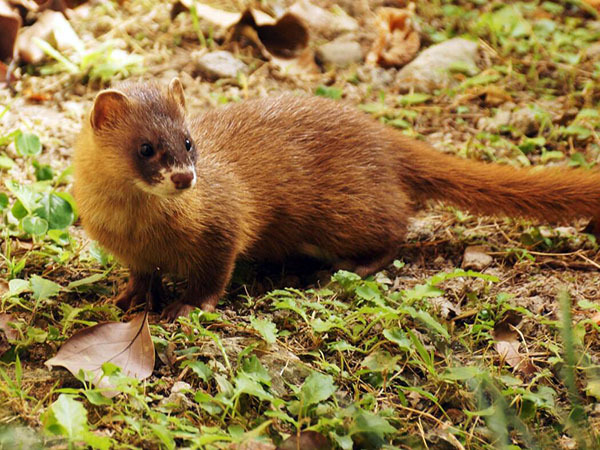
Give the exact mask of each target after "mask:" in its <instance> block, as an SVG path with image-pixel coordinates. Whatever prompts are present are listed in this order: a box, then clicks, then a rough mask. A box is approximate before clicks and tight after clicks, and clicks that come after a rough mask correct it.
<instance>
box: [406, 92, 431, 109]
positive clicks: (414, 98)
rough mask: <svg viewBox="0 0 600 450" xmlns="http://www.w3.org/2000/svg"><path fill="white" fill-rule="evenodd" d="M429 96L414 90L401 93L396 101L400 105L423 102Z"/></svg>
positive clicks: (429, 96)
mask: <svg viewBox="0 0 600 450" xmlns="http://www.w3.org/2000/svg"><path fill="white" fill-rule="evenodd" d="M430 98H431V95H429V94H422V93H419V92H414V93H412V94H406V95H402V96H400V97H399V98H398V101H399V102H400V104H401V105H403V106H407V105H417V104H419V103H424V102H426V101H427V100H429V99H430Z"/></svg>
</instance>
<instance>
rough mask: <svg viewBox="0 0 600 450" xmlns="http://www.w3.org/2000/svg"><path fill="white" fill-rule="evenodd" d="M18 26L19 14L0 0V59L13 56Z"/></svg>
mask: <svg viewBox="0 0 600 450" xmlns="http://www.w3.org/2000/svg"><path fill="white" fill-rule="evenodd" d="M19 28H21V16H20V15H19V14H18V13H17V12H16V11H15V10H14V9H13V8H11V7H10V5H9V4H8V3H7V2H6V0H0V30H2V33H0V60H1V59H8V58H12V57H13V55H14V49H15V42H16V40H17V33H18V32H19Z"/></svg>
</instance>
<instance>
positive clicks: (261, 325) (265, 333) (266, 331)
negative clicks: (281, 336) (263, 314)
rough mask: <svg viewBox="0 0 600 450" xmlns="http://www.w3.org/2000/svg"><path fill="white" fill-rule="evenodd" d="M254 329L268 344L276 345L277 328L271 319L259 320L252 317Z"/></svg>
mask: <svg viewBox="0 0 600 450" xmlns="http://www.w3.org/2000/svg"><path fill="white" fill-rule="evenodd" d="M250 324H251V325H252V328H254V329H255V330H256V331H258V332H259V333H260V335H261V336H262V338H263V339H264V340H265V341H266V342H267V344H274V343H275V342H276V341H277V326H276V325H275V324H274V323H273V322H272V321H271V319H269V318H265V319H257V318H256V317H254V316H252V317H250Z"/></svg>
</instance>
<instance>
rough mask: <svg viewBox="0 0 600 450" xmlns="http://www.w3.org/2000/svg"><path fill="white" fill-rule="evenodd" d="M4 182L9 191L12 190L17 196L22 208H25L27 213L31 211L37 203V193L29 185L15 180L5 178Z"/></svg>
mask: <svg viewBox="0 0 600 450" xmlns="http://www.w3.org/2000/svg"><path fill="white" fill-rule="evenodd" d="M4 184H5V185H6V187H7V188H8V189H9V190H10V192H12V193H13V194H14V195H15V197H17V199H19V200H20V202H21V203H22V205H21V207H22V208H24V209H25V210H27V212H28V213H30V212H33V210H34V209H35V207H36V206H37V203H36V196H37V194H36V193H35V191H34V190H33V189H32V188H31V186H25V185H21V184H19V183H17V182H16V181H8V180H6V181H5V183H4ZM15 217H16V216H15ZM20 218H21V217H19V219H20Z"/></svg>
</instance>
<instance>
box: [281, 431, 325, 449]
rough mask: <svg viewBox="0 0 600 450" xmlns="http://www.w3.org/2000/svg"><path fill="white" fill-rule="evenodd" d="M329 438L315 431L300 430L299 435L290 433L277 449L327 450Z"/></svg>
mask: <svg viewBox="0 0 600 450" xmlns="http://www.w3.org/2000/svg"><path fill="white" fill-rule="evenodd" d="M330 448H332V447H331V443H330V442H329V439H327V438H326V437H325V436H323V435H322V434H321V433H317V432H316V431H302V432H301V433H300V436H297V435H295V434H294V435H292V436H290V437H289V438H287V439H286V440H285V441H283V442H282V443H281V445H280V446H279V447H277V450H297V449H302V450H329V449H330Z"/></svg>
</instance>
